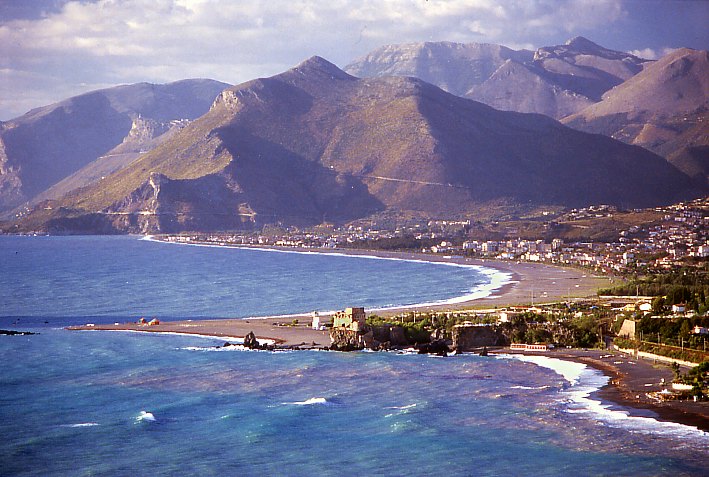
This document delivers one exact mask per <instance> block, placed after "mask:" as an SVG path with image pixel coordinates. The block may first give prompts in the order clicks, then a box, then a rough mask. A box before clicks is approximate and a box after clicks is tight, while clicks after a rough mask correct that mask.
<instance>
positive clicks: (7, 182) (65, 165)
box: [0, 80, 228, 212]
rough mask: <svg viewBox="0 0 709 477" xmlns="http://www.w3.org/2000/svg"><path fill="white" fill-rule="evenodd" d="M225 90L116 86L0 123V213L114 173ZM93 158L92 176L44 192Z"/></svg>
mask: <svg viewBox="0 0 709 477" xmlns="http://www.w3.org/2000/svg"><path fill="white" fill-rule="evenodd" d="M227 86H228V85H226V84H224V83H220V82H218V81H213V80H184V81H178V82H175V83H170V84H166V85H153V84H148V83H139V84H134V85H126V86H118V87H115V88H110V89H105V90H100V91H93V92H90V93H87V94H83V95H81V96H76V97H73V98H70V99H67V100H65V101H62V102H60V103H56V104H52V105H50V106H46V107H43V108H38V109H35V110H32V111H30V112H28V113H27V114H25V115H23V116H21V117H19V118H16V119H13V120H11V121H7V122H5V123H0V212H2V211H4V210H8V209H11V208H13V207H15V206H17V205H20V204H21V203H23V202H25V201H27V200H30V199H32V198H33V197H35V196H37V195H38V194H42V196H40V198H47V197H59V196H61V195H63V193H65V192H66V191H68V190H70V189H71V188H73V187H76V186H81V185H84V184H86V183H88V182H91V181H93V180H95V179H98V178H100V177H101V176H104V175H108V174H109V173H110V172H113V171H114V170H117V169H120V168H121V167H123V166H124V165H126V164H128V163H129V162H130V161H131V160H133V159H135V158H136V157H137V156H138V155H139V154H140V152H141V151H144V150H147V149H149V148H150V147H152V146H153V145H154V144H153V141H155V140H156V139H157V138H158V137H160V136H162V135H163V134H164V133H165V132H167V131H169V130H171V129H173V128H176V127H178V128H179V127H181V126H183V125H184V122H185V120H192V119H195V118H197V117H199V116H201V115H202V114H204V113H205V112H207V110H208V109H209V106H210V105H211V104H212V102H213V100H214V97H215V96H216V95H217V94H219V92H220V91H222V90H223V89H224V88H226V87H227ZM114 148H115V149H114ZM99 158H101V160H100V161H98V162H96V163H94V164H93V165H92V170H93V173H87V174H86V175H85V176H81V177H74V178H73V181H70V184H71V185H70V186H68V187H67V186H66V185H65V186H64V187H62V186H59V187H58V188H56V189H55V190H54V191H47V189H48V188H50V187H52V186H55V185H56V184H57V183H58V182H59V181H61V180H64V179H66V178H67V176H69V175H70V174H73V173H76V172H77V171H79V170H80V169H82V168H83V167H84V166H86V165H88V164H90V163H92V162H94V161H96V160H97V159H99ZM55 187H56V186H55Z"/></svg>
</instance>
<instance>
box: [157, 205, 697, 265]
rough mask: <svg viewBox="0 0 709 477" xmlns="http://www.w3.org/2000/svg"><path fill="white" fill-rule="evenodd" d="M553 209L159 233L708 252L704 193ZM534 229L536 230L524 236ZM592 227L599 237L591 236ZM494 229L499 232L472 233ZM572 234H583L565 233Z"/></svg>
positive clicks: (591, 258) (303, 244) (584, 256)
mask: <svg viewBox="0 0 709 477" xmlns="http://www.w3.org/2000/svg"><path fill="white" fill-rule="evenodd" d="M552 214H553V213H552V212H544V213H542V214H541V217H543V218H544V221H543V222H541V226H540V227H536V226H530V224H531V223H532V222H530V221H527V222H525V221H524V220H517V221H509V222H507V223H504V224H503V223H501V222H492V223H491V224H489V225H487V226H481V225H477V224H472V223H471V221H470V220H418V221H417V220H409V221H406V222H405V223H404V224H401V221H398V222H397V223H392V221H388V220H376V219H372V220H370V221H366V222H364V221H360V222H355V223H352V224H349V225H346V226H340V227H335V226H319V227H315V228H311V229H300V228H298V227H292V226H291V227H276V226H265V227H264V228H263V230H262V231H259V232H240V233H199V234H194V233H193V234H183V235H172V236H167V237H165V238H164V239H165V240H168V241H174V242H206V243H214V244H222V245H249V246H259V245H260V246H275V247H296V248H319V249H322V248H324V249H336V248H341V249H342V248H344V249H352V248H359V249H368V250H400V251H416V252H419V253H427V254H440V255H458V256H468V257H477V258H490V259H496V260H512V261H528V262H540V263H549V264H559V265H569V266H580V267H584V268H588V269H589V270H591V271H594V272H598V273H601V274H604V275H610V276H614V275H617V276H621V277H628V276H634V275H637V274H639V273H645V272H652V271H654V270H668V269H672V268H673V267H678V266H684V265H687V264H692V263H696V264H699V263H702V262H704V261H706V259H707V258H709V199H707V198H704V199H697V200H694V201H692V202H688V203H680V204H676V205H672V206H668V207H658V208H654V209H648V210H642V211H641V210H635V211H631V212H621V211H618V210H617V209H616V208H615V207H612V206H607V205H600V206H591V207H587V208H584V209H573V210H571V211H570V212H567V213H563V214H558V213H557V214H556V218H549V217H550V216H551V215H552ZM621 217H622V218H621ZM624 219H625V220H624ZM534 224H535V225H537V224H538V222H534ZM609 228H610V230H609ZM539 229H541V232H538V233H537V234H536V235H537V236H536V237H532V236H530V234H532V233H534V232H535V230H539ZM562 229H563V230H562ZM595 229H602V232H598V231H596V230H595ZM554 230H557V231H560V233H559V236H554ZM584 231H587V233H586V234H584V233H583V232H584ZM594 234H595V235H597V236H601V237H602V238H603V239H602V240H593V237H592V235H594ZM493 235H497V236H500V238H497V239H485V238H473V237H476V236H477V237H484V236H488V237H489V236H493ZM516 235H519V236H523V235H526V236H527V238H519V236H516ZM539 235H543V236H544V238H540V237H539ZM574 235H576V236H580V237H582V239H580V240H570V239H569V237H571V236H574Z"/></svg>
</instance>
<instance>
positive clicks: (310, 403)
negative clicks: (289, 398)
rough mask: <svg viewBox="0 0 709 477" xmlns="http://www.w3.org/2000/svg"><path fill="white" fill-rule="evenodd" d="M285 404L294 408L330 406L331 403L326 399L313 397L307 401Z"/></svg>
mask: <svg viewBox="0 0 709 477" xmlns="http://www.w3.org/2000/svg"><path fill="white" fill-rule="evenodd" d="M283 404H288V405H292V406H313V405H318V404H330V401H328V400H327V399H326V398H324V397H311V398H309V399H306V400H305V401H295V402H284V403H283Z"/></svg>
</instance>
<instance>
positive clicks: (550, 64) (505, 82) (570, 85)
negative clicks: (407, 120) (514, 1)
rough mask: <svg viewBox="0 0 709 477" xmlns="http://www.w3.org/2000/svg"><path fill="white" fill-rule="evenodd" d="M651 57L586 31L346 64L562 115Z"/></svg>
mask: <svg viewBox="0 0 709 477" xmlns="http://www.w3.org/2000/svg"><path fill="white" fill-rule="evenodd" d="M645 63H646V60H642V59H640V58H637V57H635V56H633V55H630V54H627V53H623V52H618V51H613V50H608V49H606V48H603V47H601V46H599V45H597V44H595V43H593V42H591V41H590V40H587V39H586V38H583V37H576V38H574V39H571V40H569V41H568V42H566V44H564V45H557V46H552V47H544V48H540V49H538V50H537V51H536V52H534V53H532V52H529V51H526V50H521V51H515V50H511V49H509V48H506V47H504V46H500V45H490V44H476V43H470V44H459V43H449V42H441V43H419V44H410V45H389V46H385V47H382V48H379V49H378V50H375V51H373V52H372V53H370V54H369V55H366V56H364V57H362V58H360V59H357V60H355V61H354V62H353V63H351V64H350V65H348V66H347V67H346V68H345V71H347V72H348V73H351V74H353V75H355V76H366V77H381V76H389V75H397V76H414V77H417V78H420V79H423V80H424V81H427V82H429V83H432V84H435V85H437V86H439V87H441V88H442V89H444V90H446V91H448V92H450V93H453V94H456V95H458V96H465V97H468V98H471V99H475V100H477V101H480V102H483V103H485V104H487V105H489V106H492V107H494V108H496V109H502V110H506V111H518V112H532V113H541V114H545V115H547V116H551V117H554V118H557V119H558V118H562V117H564V116H567V115H569V114H572V113H574V112H577V111H580V110H581V109H583V108H585V107H586V106H588V105H590V104H593V103H594V102H597V101H599V100H600V99H601V95H602V94H603V93H604V92H605V91H607V90H609V89H610V88H612V87H613V86H616V85H618V84H620V83H622V82H623V81H625V80H626V79H628V78H630V77H632V76H633V75H635V74H637V73H638V72H639V71H641V70H642V67H643V64H645Z"/></svg>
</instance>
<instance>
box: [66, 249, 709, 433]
mask: <svg viewBox="0 0 709 477" xmlns="http://www.w3.org/2000/svg"><path fill="white" fill-rule="evenodd" d="M153 240H154V239H153ZM194 245H199V244H194ZM208 246H219V245H208ZM238 248H246V249H257V250H265V251H276V252H288V253H304V254H316V253H326V254H330V255H347V256H361V257H363V258H365V257H367V258H378V259H394V260H417V261H425V262H432V263H446V264H449V265H458V266H475V267H485V268H488V269H493V270H495V271H496V272H497V273H499V274H505V275H506V276H507V277H509V279H508V280H507V281H506V282H505V283H502V284H501V286H499V287H497V288H495V289H492V290H490V291H489V294H488V295H487V296H485V297H475V298H470V299H465V300H460V299H459V298H460V297H458V299H456V298H454V299H452V300H449V301H447V302H445V303H434V304H418V305H408V306H400V307H395V308H386V309H378V310H377V309H371V310H368V311H369V312H376V313H377V314H382V315H385V316H386V315H391V314H395V313H400V312H403V311H407V310H419V311H428V310H431V311H434V310H435V311H444V310H450V311H453V310H457V311H462V310H481V311H482V310H486V309H488V310H492V309H494V308H497V307H498V306H508V305H529V304H539V303H542V302H554V301H562V300H566V299H570V298H577V299H579V298H588V297H592V296H595V292H596V290H597V289H598V288H599V287H601V286H604V285H607V283H608V278H602V277H595V276H591V275H590V274H587V273H586V272H584V271H582V270H578V269H573V268H565V267H559V266H552V265H547V264H536V263H516V262H504V261H495V260H483V259H470V258H465V257H455V256H453V257H449V256H435V255H429V254H420V253H402V252H381V251H369V250H341V249H340V250H321V249H294V248H290V247H263V246H259V247H248V246H245V247H241V246H240V247H238ZM356 305H357V304H343V308H344V307H346V306H356ZM329 315H331V313H321V316H323V317H325V316H329ZM293 320H299V321H300V323H299V324H298V325H295V326H294V325H293ZM306 323H307V324H306ZM309 323H310V314H309V313H299V314H292V315H279V316H266V317H249V318H227V319H213V320H212V319H210V320H181V321H171V322H162V323H160V324H158V325H139V324H136V323H122V324H119V323H116V324H112V325H110V324H101V325H99V324H96V325H82V326H76V327H70V328H69V329H73V330H112V331H116V330H120V331H141V332H157V333H181V334H190V335H204V336H211V337H217V338H223V339H224V340H225V341H229V340H230V339H231V340H232V341H233V338H234V337H243V336H245V335H246V334H247V333H249V332H253V333H254V334H255V335H256V337H257V339H259V340H269V341H271V342H273V343H276V344H278V345H279V346H284V347H294V348H300V349H320V348H324V347H327V346H329V343H330V339H329V334H328V332H327V331H320V330H313V329H311V328H310V326H309ZM502 352H507V353H509V350H505V351H502ZM544 356H548V357H550V358H555V359H559V360H565V361H572V362H577V363H582V364H584V365H587V366H589V367H592V368H594V369H597V370H599V371H600V372H602V373H603V374H604V375H606V376H608V377H609V383H608V384H607V385H605V386H603V387H602V388H601V389H599V390H597V391H595V392H593V394H592V399H595V400H601V401H602V402H604V403H605V404H606V405H608V406H610V408H612V409H617V407H618V406H620V408H621V409H619V410H620V411H621V412H627V413H629V415H631V416H638V417H648V416H651V417H652V418H653V419H657V420H659V421H667V422H674V423H678V424H684V425H688V426H691V427H694V428H697V429H700V430H702V431H704V432H709V406H707V405H706V403H693V402H677V401H671V402H664V403H660V402H657V401H654V400H652V399H650V398H648V397H647V396H646V394H647V393H648V392H651V391H659V390H660V389H661V387H660V379H662V378H664V379H665V382H668V383H669V382H671V379H672V371H671V369H670V368H669V366H666V365H657V366H653V365H652V364H650V363H647V362H643V361H638V360H631V359H630V358H628V357H627V355H623V354H622V353H618V352H610V351H605V350H604V351H601V350H555V351H552V352H549V353H546V354H544Z"/></svg>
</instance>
